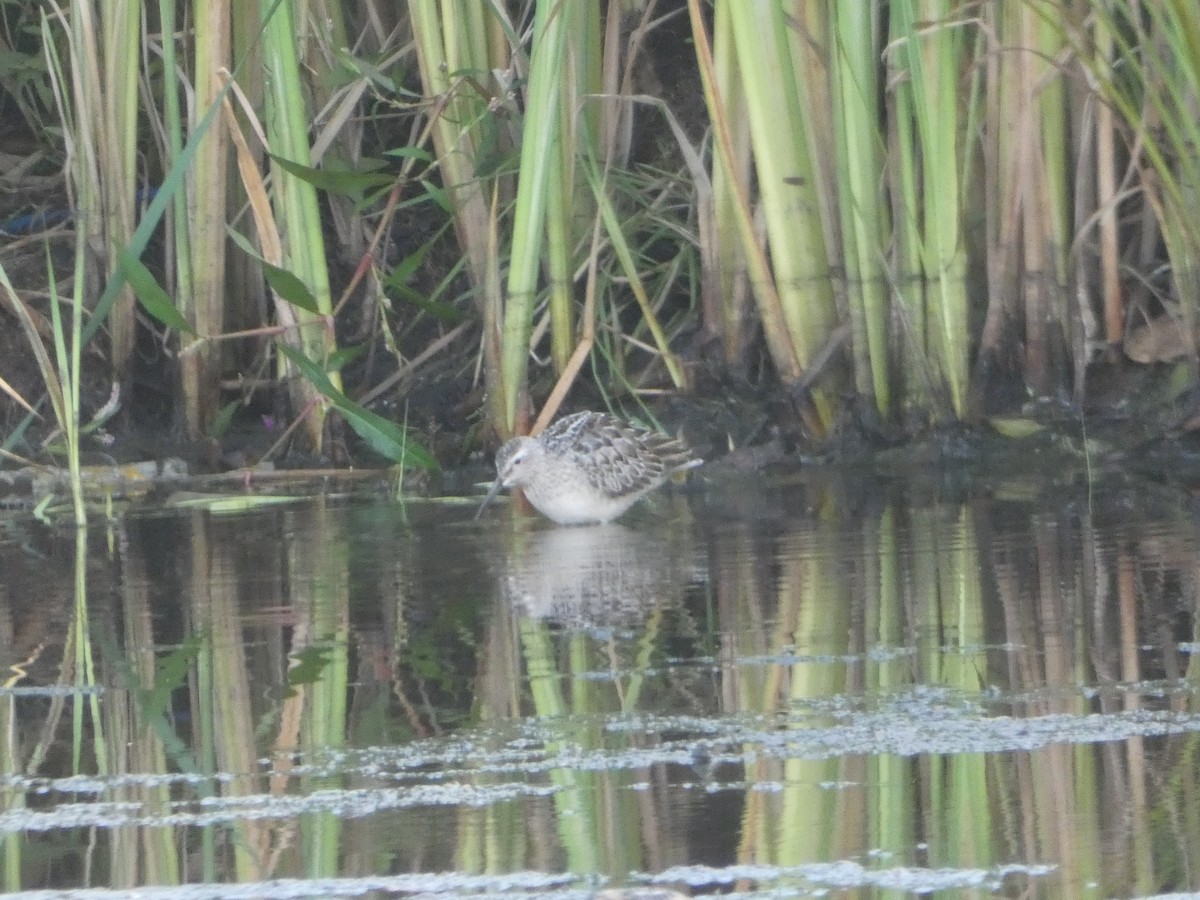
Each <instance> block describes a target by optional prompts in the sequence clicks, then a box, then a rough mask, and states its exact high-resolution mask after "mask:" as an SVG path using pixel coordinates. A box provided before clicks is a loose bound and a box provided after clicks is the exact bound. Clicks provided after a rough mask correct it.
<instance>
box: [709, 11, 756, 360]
mask: <svg viewBox="0 0 1200 900" xmlns="http://www.w3.org/2000/svg"><path fill="white" fill-rule="evenodd" d="M732 25H733V23H732V22H731V21H730V12H729V4H728V3H718V4H717V5H716V6H715V7H714V9H713V53H712V56H713V63H714V71H713V78H714V82H715V83H714V88H715V95H716V96H717V97H719V98H721V100H722V102H723V103H724V109H723V112H724V115H725V117H726V120H727V121H728V123H729V131H730V138H731V141H730V146H729V147H728V153H729V158H728V159H727V160H724V165H719V164H717V161H716V160H714V164H713V166H712V170H713V171H712V208H711V210H703V209H702V210H701V212H700V214H701V215H702V216H703V215H706V214H707V215H708V216H709V217H710V220H711V230H712V244H713V263H712V269H713V271H712V272H711V274H710V273H705V277H704V287H703V292H702V294H701V298H702V304H703V310H704V321H703V324H704V326H705V329H706V330H707V331H710V332H712V333H715V334H718V335H720V337H721V347H722V349H723V350H724V356H725V364H726V365H728V366H736V365H739V364H744V363H745V352H746V349H747V347H748V344H749V341H750V329H749V327H748V326H749V324H750V323H749V315H750V309H749V305H748V301H749V299H750V294H749V291H750V283H749V279H748V273H747V270H746V261H745V256H744V255H743V253H742V252H741V239H740V237H739V232H738V191H739V188H738V186H739V185H746V184H749V183H750V177H751V165H752V163H753V157H752V155H751V148H750V126H749V123H748V122H746V121H745V116H744V113H745V109H746V102H745V96H744V94H743V91H742V79H741V76H740V75H739V74H738V67H737V54H736V53H735V52H734V51H733V47H732V42H733V35H732V30H731V29H732Z"/></svg>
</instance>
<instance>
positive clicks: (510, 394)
mask: <svg viewBox="0 0 1200 900" xmlns="http://www.w3.org/2000/svg"><path fill="white" fill-rule="evenodd" d="M562 5H563V4H561V3H539V4H538V5H537V12H536V14H535V17H534V24H533V49H532V52H531V58H530V62H529V90H528V92H527V94H526V98H525V126H524V131H523V138H522V143H521V162H520V167H521V168H520V172H521V179H520V182H519V183H518V186H517V198H516V208H515V210H514V213H513V235H512V243H511V246H510V249H509V270H508V284H507V291H506V293H507V297H506V305H505V309H504V326H503V332H502V336H501V341H500V345H501V346H500V353H501V357H500V384H499V388H500V392H501V397H502V400H503V404H502V410H503V415H504V418H503V420H502V421H501V422H500V423H499V424H500V426H501V431H502V433H512V432H514V431H515V430H516V428H517V426H518V416H519V417H520V418H522V419H523V418H524V417H525V416H526V415H527V412H528V410H527V409H526V407H527V405H528V397H527V386H526V381H525V379H526V363H527V358H528V354H529V339H530V335H531V333H532V327H533V312H534V306H535V304H536V301H537V286H538V276H539V272H540V267H541V259H542V239H543V237H544V235H545V231H546V210H547V205H548V204H549V203H550V202H551V199H552V198H551V197H550V194H549V190H550V187H551V184H552V180H551V179H552V176H551V171H550V170H551V167H552V166H554V165H556V164H557V162H558V157H557V153H558V146H557V145H558V142H559V140H560V137H561V136H560V132H559V117H560V116H561V114H562V108H561V94H560V92H559V84H558V80H559V78H560V77H561V74H562V71H561V70H562V66H563V65H564V60H565V57H566V44H567V41H568V38H569V30H568V26H567V23H566V22H564V20H563V16H562V15H561V14H560V12H561V9H562Z"/></svg>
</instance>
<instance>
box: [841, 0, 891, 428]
mask: <svg viewBox="0 0 1200 900" xmlns="http://www.w3.org/2000/svg"><path fill="white" fill-rule="evenodd" d="M831 13H832V15H831V21H830V27H831V35H832V38H831V41H830V47H831V53H830V57H831V58H830V78H831V82H832V85H833V95H834V104H833V110H834V141H835V145H836V147H837V182H838V198H839V203H838V208H839V211H840V214H841V235H842V248H841V249H842V263H843V267H844V271H845V273H846V300H847V304H846V305H847V310H848V313H849V319H850V326H851V335H852V337H853V342H852V345H851V346H852V351H853V355H854V381H855V386H856V388H857V392H858V394H859V396H860V397H861V398H863V399H869V400H871V401H873V403H874V405H875V409H876V411H877V412H878V413H879V415H880V416H881V417H886V416H887V415H888V414H889V412H890V410H891V385H890V382H889V377H888V319H889V310H888V295H887V290H886V286H885V283H884V267H883V257H884V253H885V250H886V248H887V245H888V243H889V241H890V223H889V221H888V214H887V207H886V205H885V204H884V200H883V191H882V187H883V185H882V181H881V178H880V174H879V173H880V171H881V169H882V164H883V153H882V149H881V147H880V138H879V67H878V64H877V62H876V56H877V48H878V47H879V17H880V15H881V10H880V7H879V5H878V3H877V2H875V0H869V2H867V0H864V2H861V3H851V4H844V5H835V6H834V7H832V9H831Z"/></svg>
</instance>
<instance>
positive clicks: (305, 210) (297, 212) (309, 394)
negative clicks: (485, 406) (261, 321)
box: [261, 0, 342, 450]
mask: <svg viewBox="0 0 1200 900" xmlns="http://www.w3.org/2000/svg"><path fill="white" fill-rule="evenodd" d="M261 3H262V6H261V9H262V11H263V13H264V15H269V18H267V19H265V26H264V31H263V60H264V64H265V68H266V72H267V81H266V87H267V93H266V108H267V139H268V143H269V145H270V147H271V150H272V152H273V153H275V154H276V155H278V156H280V157H282V158H284V159H287V160H289V161H291V162H295V163H299V164H300V165H302V166H309V167H311V165H312V160H311V157H310V154H309V144H308V123H307V121H306V118H305V110H306V109H307V105H306V103H305V100H304V92H303V91H302V90H301V84H300V79H301V72H300V65H299V59H298V57H297V50H296V24H295V18H294V15H293V12H294V10H293V9H292V6H291V4H289V3H283V4H277V5H276V4H274V3H273V0H261ZM272 9H273V10H274V11H273V13H272V12H271V10H272ZM271 170H272V178H273V181H274V197H273V200H274V203H275V206H276V215H275V219H276V221H277V222H278V223H279V225H280V228H281V230H282V232H283V234H284V235H285V236H286V244H285V248H284V260H285V267H286V268H287V269H288V270H290V271H291V272H292V273H293V274H294V275H296V276H297V277H298V278H299V279H300V280H301V281H302V282H303V283H304V284H305V285H306V286H307V288H308V290H309V292H310V293H311V294H312V296H313V298H314V299H315V300H316V305H317V309H318V310H319V313H320V315H319V316H317V315H313V314H312V313H310V312H308V311H306V310H303V309H299V308H297V309H296V310H295V315H296V319H297V322H298V324H299V328H298V329H297V331H298V334H295V335H290V336H287V337H285V340H288V341H289V342H295V345H296V346H299V347H300V349H301V351H302V352H303V353H304V355H305V357H307V358H308V359H310V360H312V361H313V362H315V363H317V364H318V365H324V363H325V361H326V360H327V359H328V358H329V355H330V354H331V353H332V352H333V350H334V349H335V343H334V338H333V333H332V330H331V328H330V327H328V324H329V319H328V317H330V316H331V315H332V312H333V300H332V295H331V292H330V287H329V270H328V267H327V263H326V250H325V238H324V235H323V233H322V228H321V215H320V210H319V209H318V206H317V194H316V189H315V188H314V187H313V186H312V185H311V184H310V183H308V182H307V181H305V180H303V179H302V178H299V177H297V176H295V175H293V174H291V173H289V172H287V171H286V170H285V169H283V168H282V167H281V166H279V165H276V164H272V167H271ZM327 374H328V376H329V380H330V381H331V382H332V384H333V386H334V387H335V388H336V389H337V390H338V391H341V390H342V383H341V375H340V374H339V373H338V372H337V371H332V372H328V373H327ZM291 384H292V402H293V405H294V408H295V409H296V410H311V412H310V413H309V415H308V416H307V417H306V420H305V432H306V435H307V439H308V444H309V446H310V447H311V448H312V449H315V450H320V448H321V446H322V441H323V435H324V425H325V415H326V412H327V407H328V403H327V401H326V400H325V398H324V396H323V395H322V394H321V393H320V392H319V391H318V390H317V389H316V388H315V387H314V386H313V385H312V384H310V383H309V382H308V380H307V379H304V378H300V377H295V378H293V379H292V382H291Z"/></svg>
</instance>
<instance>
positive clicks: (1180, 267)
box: [1101, 2, 1200, 353]
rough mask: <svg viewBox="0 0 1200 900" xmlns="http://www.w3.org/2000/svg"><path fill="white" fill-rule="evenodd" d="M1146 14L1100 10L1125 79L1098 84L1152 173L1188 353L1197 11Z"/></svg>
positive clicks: (1167, 8) (1182, 6)
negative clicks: (1131, 133) (1124, 15)
mask: <svg viewBox="0 0 1200 900" xmlns="http://www.w3.org/2000/svg"><path fill="white" fill-rule="evenodd" d="M1145 13H1146V20H1145V22H1144V23H1143V21H1142V20H1141V19H1140V18H1138V19H1132V20H1129V19H1119V18H1117V14H1116V13H1111V12H1107V11H1106V20H1105V21H1106V24H1107V27H1108V29H1109V31H1110V32H1111V33H1112V34H1113V36H1114V38H1115V39H1116V41H1117V45H1118V48H1119V58H1120V67H1121V70H1122V71H1123V72H1128V73H1129V74H1128V75H1125V76H1124V77H1122V78H1120V79H1115V78H1109V79H1103V80H1101V84H1102V86H1103V89H1104V90H1105V95H1106V97H1107V98H1108V99H1109V100H1111V101H1112V102H1113V103H1114V105H1115V106H1116V107H1117V108H1118V109H1119V110H1120V112H1121V113H1122V115H1123V117H1124V118H1125V120H1126V121H1127V122H1128V123H1129V125H1130V127H1131V128H1133V129H1134V131H1135V134H1136V135H1137V138H1138V146H1140V147H1141V148H1142V150H1143V151H1144V152H1145V154H1146V157H1147V159H1148V160H1149V161H1150V163H1151V165H1152V166H1153V167H1154V170H1155V174H1156V175H1157V181H1156V183H1155V184H1154V185H1152V190H1151V192H1150V193H1149V195H1148V197H1149V200H1150V202H1151V203H1152V204H1153V207H1154V209H1155V212H1156V215H1157V217H1158V220H1159V222H1160V223H1161V227H1162V236H1163V241H1164V243H1165V244H1166V246H1167V255H1168V257H1169V259H1170V261H1171V277H1172V280H1173V281H1174V282H1175V284H1174V292H1173V293H1174V295H1175V296H1176V297H1177V298H1179V301H1180V311H1181V313H1182V317H1183V320H1184V329H1185V335H1186V340H1187V341H1188V343H1189V344H1191V346H1192V347H1193V348H1194V347H1195V328H1196V323H1197V320H1198V316H1197V312H1198V302H1200V301H1198V300H1197V291H1198V290H1200V269H1198V266H1200V198H1198V197H1197V193H1196V190H1197V189H1196V185H1197V184H1198V183H1200V181H1198V179H1200V158H1198V157H1197V155H1196V153H1195V148H1196V146H1198V145H1200V115H1198V112H1197V111H1198V108H1200V36H1198V34H1197V31H1198V30H1200V10H1197V9H1195V8H1194V7H1193V6H1191V5H1190V4H1187V3H1178V2H1171V3H1164V4H1148V5H1147V6H1146V7H1145ZM1122 26H1125V27H1132V28H1133V29H1135V30H1134V33H1133V36H1132V38H1126V37H1125V35H1124V32H1123V29H1122ZM1152 125H1157V126H1158V127H1157V128H1152V127H1151V126H1152ZM1194 352H1195V351H1194V350H1193V353H1194Z"/></svg>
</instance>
